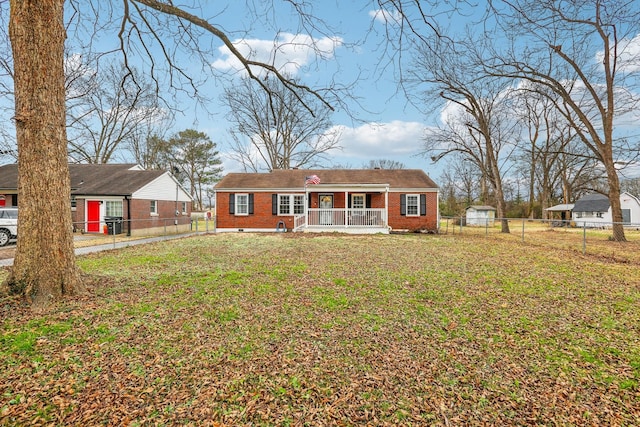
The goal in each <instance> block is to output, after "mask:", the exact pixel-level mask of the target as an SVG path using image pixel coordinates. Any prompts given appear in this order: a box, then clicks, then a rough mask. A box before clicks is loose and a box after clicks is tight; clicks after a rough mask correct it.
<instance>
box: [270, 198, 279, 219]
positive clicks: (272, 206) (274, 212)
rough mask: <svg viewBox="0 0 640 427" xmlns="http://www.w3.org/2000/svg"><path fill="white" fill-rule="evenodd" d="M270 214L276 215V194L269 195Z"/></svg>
mask: <svg viewBox="0 0 640 427" xmlns="http://www.w3.org/2000/svg"><path fill="white" fill-rule="evenodd" d="M271 215H278V195H277V194H272V195H271Z"/></svg>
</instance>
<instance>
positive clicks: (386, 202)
mask: <svg viewBox="0 0 640 427" xmlns="http://www.w3.org/2000/svg"><path fill="white" fill-rule="evenodd" d="M384 225H385V226H387V227H388V226H389V186H388V185H387V186H386V188H385V191H384Z"/></svg>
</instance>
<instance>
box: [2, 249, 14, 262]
mask: <svg viewBox="0 0 640 427" xmlns="http://www.w3.org/2000/svg"><path fill="white" fill-rule="evenodd" d="M15 255H16V245H9V246H6V247H3V248H0V260H1V259H10V258H13V257H15Z"/></svg>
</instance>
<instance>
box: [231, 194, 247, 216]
mask: <svg viewBox="0 0 640 427" xmlns="http://www.w3.org/2000/svg"><path fill="white" fill-rule="evenodd" d="M240 196H245V197H246V198H247V204H246V207H247V211H246V212H242V213H238V206H240V204H239V203H238V197H240ZM233 199H234V200H233V215H235V216H249V193H235V194H234V195H233Z"/></svg>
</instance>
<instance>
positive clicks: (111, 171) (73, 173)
mask: <svg viewBox="0 0 640 427" xmlns="http://www.w3.org/2000/svg"><path fill="white" fill-rule="evenodd" d="M135 166H136V165H135V164H128V163H125V164H99V165H96V164H70V165H69V175H70V177H71V194H73V195H76V196H78V195H96V196H130V195H132V194H133V193H134V192H135V191H137V190H139V189H140V188H142V187H144V186H145V185H147V184H148V183H150V182H151V181H153V180H154V179H156V178H158V177H159V176H161V175H163V174H164V173H165V171H161V170H131V168H133V167H135ZM17 187H18V165H17V164H11V165H3V166H0V189H16V188H17Z"/></svg>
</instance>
